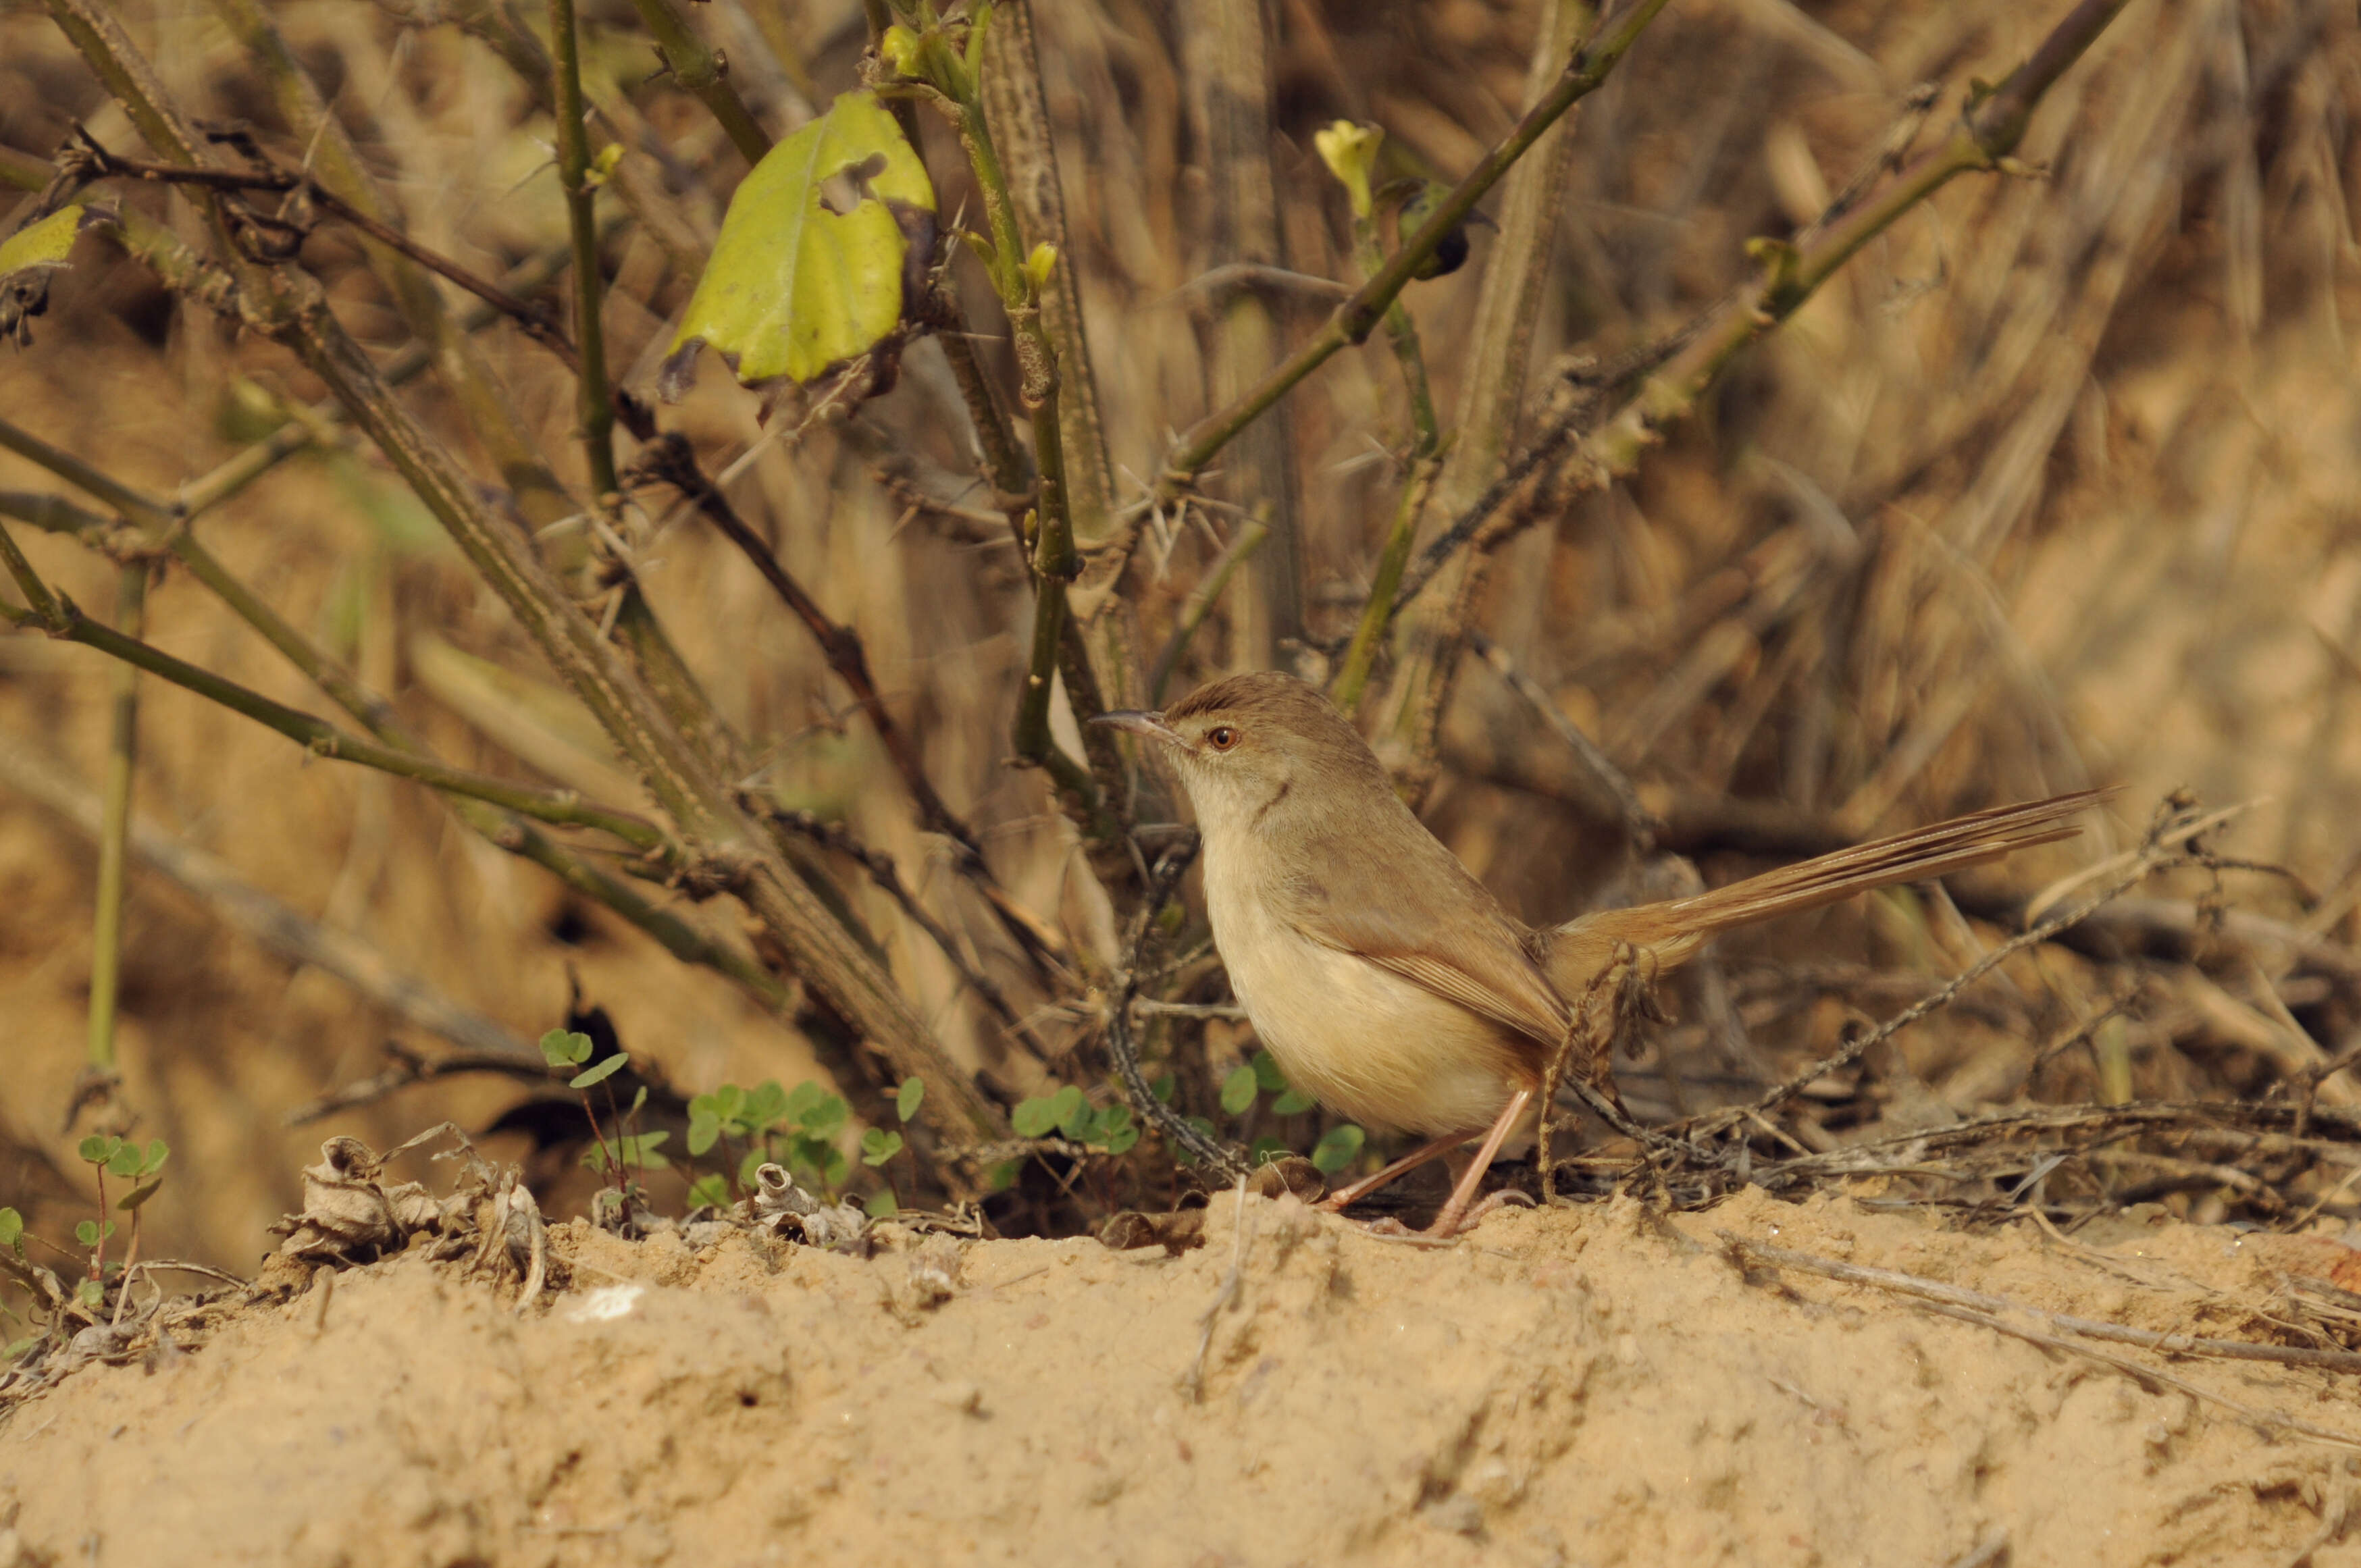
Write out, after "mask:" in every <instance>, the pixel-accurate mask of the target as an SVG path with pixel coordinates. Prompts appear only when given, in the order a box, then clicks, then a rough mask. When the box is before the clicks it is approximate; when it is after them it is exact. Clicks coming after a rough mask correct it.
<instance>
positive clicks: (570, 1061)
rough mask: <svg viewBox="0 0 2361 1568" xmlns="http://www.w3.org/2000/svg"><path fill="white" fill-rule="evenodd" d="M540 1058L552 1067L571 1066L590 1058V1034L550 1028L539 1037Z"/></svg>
mask: <svg viewBox="0 0 2361 1568" xmlns="http://www.w3.org/2000/svg"><path fill="white" fill-rule="evenodd" d="M541 1059H542V1060H544V1061H545V1062H547V1063H548V1064H549V1065H550V1066H552V1067H572V1066H573V1065H574V1064H575V1063H577V1062H584V1061H588V1060H589V1059H590V1036H588V1035H577V1034H569V1033H568V1032H567V1031H566V1030H564V1029H552V1030H551V1031H550V1032H549V1033H548V1034H546V1035H544V1036H542V1037H541Z"/></svg>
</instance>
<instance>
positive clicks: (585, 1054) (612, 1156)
mask: <svg viewBox="0 0 2361 1568" xmlns="http://www.w3.org/2000/svg"><path fill="white" fill-rule="evenodd" d="M596 1048H597V1047H596V1044H595V1042H593V1041H592V1040H591V1038H590V1036H588V1035H586V1034H583V1033H582V1032H581V1031H580V1030H578V1029H552V1030H551V1031H549V1033H547V1034H546V1035H544V1036H542V1037H541V1058H542V1060H544V1061H545V1062H547V1063H548V1064H549V1065H550V1068H551V1069H552V1070H553V1071H557V1072H564V1071H565V1070H566V1069H568V1068H580V1069H581V1070H580V1071H579V1072H577V1073H575V1074H573V1075H572V1076H571V1077H569V1078H568V1079H567V1080H566V1088H568V1089H571V1090H573V1091H576V1092H577V1093H578V1094H580V1095H581V1096H582V1113H583V1114H584V1115H585V1116H587V1117H588V1118H589V1119H590V1147H589V1148H588V1149H586V1150H584V1151H583V1155H582V1163H583V1164H585V1165H587V1166H588V1167H589V1168H591V1169H593V1170H595V1171H597V1172H598V1174H599V1175H601V1176H604V1175H606V1174H607V1173H608V1172H609V1171H612V1172H613V1173H614V1177H615V1191H616V1193H617V1194H618V1195H619V1196H620V1195H622V1193H623V1192H624V1175H623V1173H624V1172H625V1171H626V1170H637V1171H639V1172H640V1173H641V1175H642V1176H644V1175H646V1174H647V1172H648V1171H650V1170H651V1169H655V1170H661V1169H664V1168H666V1167H668V1166H669V1165H670V1164H671V1163H672V1162H671V1161H669V1160H667V1159H665V1158H664V1156H662V1155H660V1154H658V1153H656V1152H655V1151H656V1149H657V1147H658V1146H660V1145H662V1144H663V1143H664V1140H665V1139H666V1138H668V1137H670V1136H671V1135H670V1134H669V1133H646V1134H642V1135H636V1136H635V1135H632V1134H631V1132H629V1131H628V1128H629V1125H630V1124H631V1118H633V1117H634V1116H637V1115H638V1114H639V1113H640V1108H641V1107H642V1106H643V1105H645V1104H646V1103H647V1102H648V1091H647V1086H646V1085H645V1084H642V1085H641V1086H640V1091H639V1093H638V1094H637V1095H635V1096H633V1098H632V1100H631V1109H630V1110H629V1111H623V1110H619V1109H618V1108H617V1106H616V1104H615V1091H614V1090H613V1089H612V1088H609V1090H608V1091H607V1113H608V1115H609V1118H610V1119H611V1120H612V1121H613V1122H614V1123H615V1136H614V1139H613V1141H612V1145H611V1146H609V1139H608V1137H607V1135H606V1134H605V1133H603V1132H601V1131H600V1130H599V1127H598V1112H596V1111H594V1110H592V1109H591V1107H590V1091H591V1090H592V1089H593V1088H594V1087H596V1086H597V1085H598V1084H602V1083H605V1082H606V1081H607V1080H609V1079H610V1078H612V1077H614V1076H615V1075H616V1074H617V1073H619V1072H620V1071H622V1070H623V1069H625V1068H627V1067H629V1066H630V1065H631V1052H629V1051H617V1052H616V1053H615V1054H614V1055H613V1056H610V1057H609V1058H606V1059H605V1060H603V1061H599V1062H596V1063H591V1064H590V1065H588V1066H585V1065H584V1064H585V1063H588V1062H590V1053H591V1051H593V1050H594V1049H596Z"/></svg>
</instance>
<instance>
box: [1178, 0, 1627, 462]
mask: <svg viewBox="0 0 2361 1568" xmlns="http://www.w3.org/2000/svg"><path fill="white" fill-rule="evenodd" d="M1663 9H1664V0H1635V3H1634V4H1633V5H1631V8H1630V9H1629V10H1627V11H1626V12H1625V13H1624V14H1623V15H1622V16H1620V17H1618V18H1616V20H1615V23H1614V26H1613V27H1612V29H1611V30H1607V31H1602V32H1601V33H1600V34H1598V36H1596V37H1594V38H1592V39H1591V40H1590V41H1589V42H1588V43H1587V44H1585V45H1584V46H1583V47H1582V48H1581V49H1576V51H1575V53H1574V56H1573V58H1572V59H1571V60H1567V61H1566V66H1565V71H1562V72H1561V73H1560V74H1559V76H1558V79H1557V81H1556V82H1555V83H1554V84H1553V85H1552V86H1551V88H1550V90H1549V92H1548V93H1546V94H1545V95H1544V96H1543V98H1542V99H1541V101H1540V102H1539V103H1537V104H1534V105H1533V106H1532V109H1530V110H1528V111H1527V112H1526V114H1525V117H1524V118H1523V119H1521V120H1520V121H1518V122H1517V127H1516V129H1514V130H1513V131H1510V133H1509V136H1508V139H1507V140H1505V141H1503V142H1501V143H1500V145H1499V146H1498V147H1496V148H1493V149H1492V150H1491V151H1490V152H1488V153H1487V154H1486V155H1485V156H1484V158H1483V159H1482V160H1481V161H1480V162H1478V163H1477V165H1476V167H1475V168H1474V169H1473V170H1469V172H1468V174H1467V177H1466V179H1464V180H1462V181H1460V182H1459V183H1458V185H1457V186H1456V187H1455V188H1454V189H1453V191H1452V192H1451V194H1450V195H1449V196H1447V197H1445V198H1444V201H1443V203H1442V204H1441V205H1439V206H1437V207H1436V208H1435V210H1434V211H1433V213H1432V214H1428V216H1427V220H1426V222H1424V223H1423V224H1421V225H1419V228H1418V232H1417V233H1415V234H1413V235H1411V236H1410V237H1409V238H1408V239H1406V240H1404V241H1403V242H1402V244H1401V246H1400V248H1399V249H1397V250H1396V251H1395V252H1394V253H1393V255H1392V256H1391V257H1390V258H1388V259H1387V262H1386V264H1385V265H1384V266H1383V267H1382V268H1380V269H1378V272H1377V275H1376V276H1375V277H1373V278H1371V279H1370V280H1368V281H1367V283H1364V284H1363V285H1361V287H1360V288H1359V289H1357V290H1356V291H1354V293H1353V297H1352V298H1351V299H1349V300H1346V301H1345V302H1344V303H1343V304H1341V305H1339V306H1337V307H1336V310H1335V313H1334V314H1332V315H1331V316H1330V317H1329V318H1328V320H1327V321H1326V322H1325V323H1323V324H1322V326H1321V328H1320V330H1319V331H1318V332H1317V333H1315V334H1312V338H1311V339H1310V340H1309V341H1308V342H1306V343H1305V344H1304V345H1302V346H1301V348H1298V349H1297V350H1296V351H1295V352H1294V353H1293V354H1290V355H1289V356H1287V357H1286V358H1285V359H1284V360H1282V361H1280V362H1279V365H1278V366H1276V367H1274V368H1273V369H1272V370H1271V372H1270V374H1269V375H1268V376H1266V377H1264V378H1262V380H1261V381H1260V382H1259V383H1258V384H1257V385H1256V386H1255V387H1253V388H1251V389H1249V390H1247V392H1246V394H1245V395H1244V396H1243V397H1240V398H1239V399H1238V400H1236V401H1235V402H1233V403H1232V404H1230V406H1229V407H1227V408H1224V409H1220V410H1216V411H1214V412H1213V413H1211V414H1208V415H1207V416H1205V418H1203V419H1202V420H1200V421H1198V422H1197V423H1196V424H1194V425H1192V426H1191V428H1190V429H1189V430H1188V431H1187V432H1186V433H1183V434H1182V436H1181V438H1180V446H1179V447H1178V448H1177V449H1176V450H1175V451H1174V453H1173V455H1172V456H1171V458H1170V461H1169V462H1168V463H1167V465H1166V466H1165V470H1164V473H1163V474H1162V475H1161V476H1160V477H1159V478H1158V480H1157V484H1156V495H1157V499H1159V500H1162V501H1167V502H1169V501H1172V500H1176V499H1179V498H1180V494H1181V492H1182V491H1184V490H1186V489H1187V488H1189V487H1190V486H1191V484H1193V483H1194V482H1195V480H1196V477H1197V475H1198V473H1199V472H1200V471H1201V470H1202V469H1203V468H1204V466H1205V465H1206V464H1208V463H1210V462H1212V461H1213V455H1214V454H1216V453H1218V452H1219V451H1221V449H1222V448H1223V447H1224V446H1226V445H1227V444H1229V443H1230V441H1231V440H1232V438H1234V437H1235V436H1236V434H1237V433H1238V432H1240V431H1242V430H1244V429H1245V428H1246V426H1247V425H1249V424H1252V423H1253V422H1255V421H1256V420H1257V419H1258V418H1260V417H1261V416H1262V415H1263V414H1264V413H1265V412H1266V411H1268V410H1269V409H1270V407H1271V405H1272V404H1274V403H1276V402H1278V401H1279V399H1280V398H1282V397H1284V396H1286V395H1287V393H1288V392H1289V391H1290V390H1292V389H1294V387H1295V385H1296V384H1297V383H1298V382H1300V381H1301V380H1302V379H1303V378H1305V377H1307V376H1309V375H1311V374H1312V372H1313V371H1314V370H1317V369H1318V368H1320V367H1321V366H1323V365H1324V364H1326V363H1327V362H1328V360H1329V359H1330V358H1331V357H1332V356H1334V355H1335V353H1336V351H1337V350H1339V349H1341V348H1345V347H1347V346H1349V345H1353V344H1356V343H1359V342H1361V341H1363V340H1364V339H1366V338H1367V336H1368V335H1369V333H1370V331H1371V330H1372V329H1373V328H1375V327H1376V325H1377V324H1378V321H1379V320H1380V319H1381V318H1382V317H1383V315H1384V314H1385V311H1386V308H1387V307H1388V306H1389V305H1390V304H1392V303H1393V302H1394V300H1395V299H1396V297H1397V296H1399V295H1400V293H1401V291H1402V290H1403V288H1405V287H1406V286H1407V285H1408V284H1409V282H1410V280H1411V273H1412V272H1414V271H1415V270H1417V269H1418V268H1419V267H1420V266H1421V265H1422V264H1423V263H1424V261H1425V260H1426V258H1428V257H1429V256H1431V255H1433V252H1434V247H1436V246H1437V245H1439V244H1441V243H1442V241H1443V237H1444V236H1445V235H1447V234H1449V233H1450V232H1451V231H1452V230H1453V229H1455V228H1457V227H1458V226H1459V225H1460V224H1462V223H1463V222H1465V221H1466V217H1467V214H1469V213H1471V212H1473V211H1475V209H1476V203H1477V202H1479V201H1481V200H1483V198H1484V194H1485V192H1488V191H1489V190H1491V188H1492V187H1493V186H1494V185H1495V184H1497V183H1499V180H1500V177H1501V176H1502V175H1504V174H1506V173H1508V171H1509V170H1510V168H1512V167H1513V166H1514V165H1515V163H1516V161H1517V159H1520V158H1522V157H1523V156H1524V155H1525V151H1526V149H1527V148H1531V147H1532V145H1533V143H1534V142H1536V141H1538V140H1540V139H1541V137H1542V133H1543V132H1544V131H1546V130H1548V129H1549V128H1550V126H1554V125H1555V124H1556V123H1557V121H1558V119H1559V118H1560V117H1561V116H1562V115H1565V112H1566V111H1567V110H1568V109H1571V108H1573V107H1574V105H1575V104H1576V103H1578V102H1580V101H1581V100H1582V99H1583V98H1585V97H1587V96H1588V95H1589V94H1590V93H1593V92H1596V91H1597V90H1598V86H1599V84H1600V83H1601V82H1605V81H1606V80H1607V78H1608V76H1609V73H1610V72H1612V71H1614V69H1615V67H1616V66H1617V65H1618V64H1619V63H1620V61H1621V60H1622V59H1623V56H1624V53H1625V52H1626V51H1627V50H1629V49H1631V45H1632V44H1633V43H1635V42H1636V41H1638V39H1639V37H1640V34H1641V33H1642V31H1643V30H1644V29H1645V28H1646V27H1647V26H1648V24H1649V23H1650V22H1652V21H1653V20H1655V17H1656V13H1657V12H1659V11H1661V10H1663Z"/></svg>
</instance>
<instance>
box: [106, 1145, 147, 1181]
mask: <svg viewBox="0 0 2361 1568" xmlns="http://www.w3.org/2000/svg"><path fill="white" fill-rule="evenodd" d="M106 1174H107V1175H109V1176H121V1177H132V1176H137V1175H138V1174H139V1146H138V1145H137V1144H126V1145H124V1146H122V1147H121V1148H119V1149H116V1150H115V1152H114V1153H113V1154H112V1155H109V1156H108V1157H107V1160H106Z"/></svg>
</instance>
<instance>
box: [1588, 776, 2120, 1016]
mask: <svg viewBox="0 0 2361 1568" xmlns="http://www.w3.org/2000/svg"><path fill="white" fill-rule="evenodd" d="M2109 793H2110V792H2109V791H2106V790H2103V789H2086V790H2078V791H2076V792H2075V793H2073V794H2071V795H2053V796H2051V797H2050V798H2049V799H2048V800H2036V801H2028V802H2026V803H2025V804H2023V805H2020V806H1994V807H1993V808H1992V809H1991V810H1989V811H1978V812H1973V813H1971V814H1970V815H1968V816H1966V817H1953V818H1951V819H1950V820H1949V821H1948V822H1938V823H1937V824H1935V825H1934V826H1933V827H1931V828H1917V829H1915V830H1914V831H1911V832H1908V833H1897V834H1895V835H1894V837H1893V838H1891V839H1878V840H1877V841H1876V842H1874V843H1871V844H1859V845H1855V846H1854V847H1853V848H1851V849H1850V850H1837V851H1835V852H1834V853H1833V854H1827V855H1821V856H1819V857H1817V859H1814V860H1809V861H1799V862H1797V863H1796V864H1795V865H1792V866H1782V867H1781V868H1779V869H1778V870H1777V871H1773V872H1763V874H1762V875H1761V876H1754V877H1749V878H1747V879H1746V880H1745V881H1744V882H1735V883H1730V885H1729V886H1728V887H1719V888H1716V889H1714V890H1713V891H1712V892H1711V893H1702V894H1697V895H1696V896H1695V897H1692V898H1676V899H1672V900H1669V901H1667V902H1665V903H1662V904H1648V905H1640V906H1639V907H1637V908H1633V909H1607V910H1601V911H1600V912H1598V914H1596V915H1587V916H1583V917H1582V918H1581V919H1579V920H1575V921H1571V922H1569V923H1567V924H1566V925H1564V926H1560V927H1556V928H1555V929H1554V930H1551V931H1549V932H1547V933H1546V934H1545V941H1546V945H1547V949H1548V965H1547V967H1548V970H1549V973H1550V979H1551V981H1553V982H1554V984H1555V985H1556V987H1557V989H1558V991H1559V992H1560V994H1563V995H1572V994H1577V993H1578V992H1580V990H1581V988H1582V987H1583V985H1585V984H1587V982H1588V980H1589V977H1590V976H1591V975H1592V974H1594V973H1596V972H1597V971H1598V968H1599V967H1600V966H1601V965H1602V964H1604V963H1606V962H1607V961H1609V959H1610V958H1611V957H1612V955H1613V952H1614V950H1615V948H1616V947H1617V946H1618V945H1619V944H1620V943H1624V942H1629V943H1631V945H1632V946H1634V947H1637V948H1642V950H1643V951H1646V952H1648V953H1649V954H1651V955H1652V956H1653V958H1654V959H1655V960H1656V962H1657V963H1658V964H1660V965H1663V966H1665V967H1670V966H1671V965H1673V964H1676V963H1679V962H1680V961H1681V960H1682V959H1686V958H1687V957H1688V956H1689V955H1690V954H1692V953H1693V952H1695V951H1696V950H1697V948H1698V947H1699V946H1700V945H1701V944H1702V943H1703V942H1704V941H1705V939H1706V938H1708V937H1710V936H1712V935H1713V934H1714V933H1715V932H1717V931H1726V930H1729V929H1730V927H1734V926H1750V925H1752V924H1754V923H1755V922H1756V921H1759V920H1768V919H1771V918H1773V916H1780V915H1795V914H1800V913H1801V912H1803V911H1805V910H1807V909H1817V908H1819V907H1821V906H1822V905H1828V904H1834V903H1836V902H1837V901H1838V900H1839V899H1843V898H1850V897H1851V896H1852V895H1853V894H1856V893H1866V892H1868V891H1869V890H1870V889H1872V888H1877V887H1886V886H1889V885H1891V884H1892V883H1899V882H1926V881H1928V880H1930V879H1932V878H1935V877H1940V876H1948V875H1949V873H1951V872H1956V871H1960V870H1963V869H1965V868H1966V867H1969V866H1974V865H1982V864H1983V863H1984V862H1985V861H1996V860H1999V859H2000V858H2001V857H2002V856H2004V855H2009V854H2014V853H2015V851H2017V850H2023V849H2029V848H2031V847H2032V846H2033V845H2036V844H2048V843H2052V842H2054V841H2056V840H2058V839H2070V838H2072V837H2073V836H2074V835H2075V834H2076V833H2077V832H2078V831H2079V829H2077V828H2071V827H2068V826H2065V825H2064V823H2065V819H2066V818H2067V817H2071V816H2073V815H2075V814H2076V813H2077V812H2080V811H2081V810H2083V809H2084V808H2085V807H2087V806H2092V805H2094V804H2096V803H2097V802H2098V801H2100V800H2102V799H2103V798H2104V797H2105V796H2106V795H2108V794H2109ZM1569 984H1571V985H1572V986H1574V988H1575V990H1574V991H1573V992H1568V991H1567V990H1566V987H1567V986H1568V985H1569Z"/></svg>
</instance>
